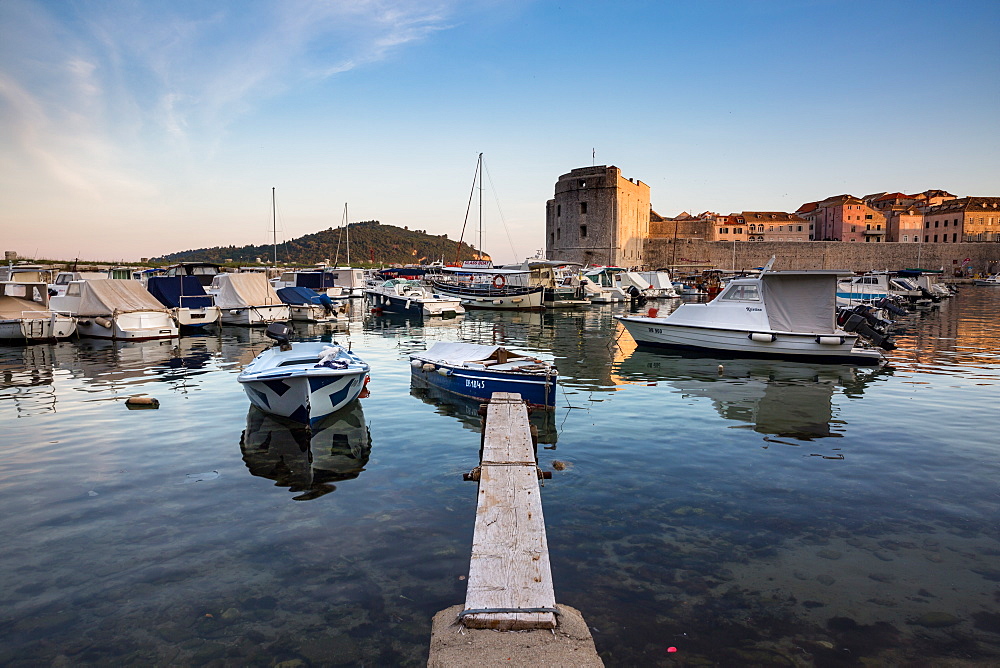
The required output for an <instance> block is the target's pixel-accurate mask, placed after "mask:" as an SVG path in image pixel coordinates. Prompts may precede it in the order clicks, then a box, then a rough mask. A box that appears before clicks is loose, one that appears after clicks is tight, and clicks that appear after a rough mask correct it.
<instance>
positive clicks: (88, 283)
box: [49, 279, 179, 341]
mask: <svg viewBox="0 0 1000 668" xmlns="http://www.w3.org/2000/svg"><path fill="white" fill-rule="evenodd" d="M49 304H50V305H51V307H52V308H53V309H54V310H57V311H61V312H64V313H71V314H73V315H75V316H76V319H77V321H76V329H77V332H78V333H79V334H80V336H92V337H94V338H98V339H119V340H121V339H127V340H132V341H136V340H142V339H171V338H175V337H176V336H177V335H178V333H179V327H178V325H177V321H176V320H175V319H174V317H173V315H171V314H170V311H168V310H167V309H166V308H165V307H164V306H163V304H161V303H160V302H158V301H156V299H154V298H153V295H151V294H149V292H147V291H146V288H144V287H142V283H140V282H139V281H114V280H108V279H99V280H82V281H70V282H69V283H68V284H67V285H66V294H64V295H62V296H56V297H52V298H51V299H50V300H49Z"/></svg>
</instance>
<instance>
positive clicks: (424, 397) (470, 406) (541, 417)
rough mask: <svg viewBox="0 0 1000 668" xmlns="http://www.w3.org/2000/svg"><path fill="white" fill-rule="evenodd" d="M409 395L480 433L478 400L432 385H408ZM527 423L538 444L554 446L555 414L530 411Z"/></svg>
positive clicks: (555, 435) (480, 403)
mask: <svg viewBox="0 0 1000 668" xmlns="http://www.w3.org/2000/svg"><path fill="white" fill-rule="evenodd" d="M410 394H412V395H413V396H415V397H417V398H418V399H420V400H421V401H423V402H424V403H425V404H431V405H432V406H437V408H438V411H437V412H438V413H440V414H441V415H450V416H452V417H454V418H457V419H458V421H459V422H461V423H462V426H463V427H465V428H466V429H469V430H472V431H475V432H481V431H482V423H481V419H482V418H481V417H480V415H479V407H480V406H481V405H482V403H483V402H482V401H481V400H478V399H466V398H464V397H460V396H458V395H456V394H453V393H452V392H447V391H445V390H442V389H441V388H439V387H435V386H434V385H427V386H415V385H414V384H413V383H412V381H411V384H410ZM528 421H529V422H530V423H531V426H532V427H534V428H535V430H536V431H537V433H538V442H539V443H543V444H554V443H555V442H556V440H557V438H558V432H557V430H556V425H555V413H554V412H552V411H532V412H531V413H530V414H529V415H528Z"/></svg>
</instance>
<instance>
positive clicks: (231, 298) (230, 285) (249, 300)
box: [215, 274, 283, 309]
mask: <svg viewBox="0 0 1000 668" xmlns="http://www.w3.org/2000/svg"><path fill="white" fill-rule="evenodd" d="M215 280H216V281H218V285H219V293H218V294H217V295H216V297H215V305H216V306H218V307H219V308H223V309H227V308H246V307H248V306H273V305H275V304H282V303H283V302H282V301H281V299H279V298H278V293H277V292H275V291H274V288H272V287H271V284H270V283H268V282H267V278H266V277H265V276H264V274H219V275H218V276H216V278H215Z"/></svg>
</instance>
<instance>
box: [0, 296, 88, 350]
mask: <svg viewBox="0 0 1000 668" xmlns="http://www.w3.org/2000/svg"><path fill="white" fill-rule="evenodd" d="M75 331H76V318H74V317H73V316H71V315H67V314H65V313H58V312H56V311H53V310H52V309H51V308H50V307H49V286H48V284H47V283H44V282H40V281H35V282H30V283H28V282H22V281H2V282H0V343H30V342H34V341H55V340H57V339H65V338H68V337H69V336H71V335H72V334H73V333H74V332H75Z"/></svg>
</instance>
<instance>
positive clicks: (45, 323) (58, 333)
mask: <svg viewBox="0 0 1000 668" xmlns="http://www.w3.org/2000/svg"><path fill="white" fill-rule="evenodd" d="M74 332H76V318H74V317H72V316H67V315H60V314H58V313H54V312H53V313H51V315H48V316H43V317H34V318H33V317H29V318H7V319H3V320H0V341H9V342H22V341H53V340H56V339H65V338H69V337H70V336H72V335H73V333H74Z"/></svg>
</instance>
